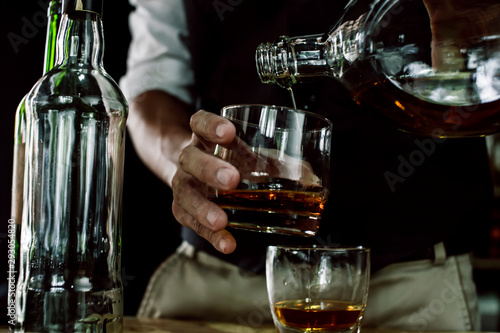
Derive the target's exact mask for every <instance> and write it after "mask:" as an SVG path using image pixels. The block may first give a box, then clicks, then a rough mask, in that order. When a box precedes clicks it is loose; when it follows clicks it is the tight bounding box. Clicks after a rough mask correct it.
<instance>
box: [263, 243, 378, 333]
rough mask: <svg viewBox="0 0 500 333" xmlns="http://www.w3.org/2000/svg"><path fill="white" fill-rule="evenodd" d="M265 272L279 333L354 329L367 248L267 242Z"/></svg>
mask: <svg viewBox="0 0 500 333" xmlns="http://www.w3.org/2000/svg"><path fill="white" fill-rule="evenodd" d="M266 274H267V276H266V280H267V291H268V295H269V303H270V305H271V313H272V315H273V320H274V324H275V326H276V328H277V331H278V332H279V333H292V332H323V333H329V332H352V333H359V331H360V328H361V321H362V319H363V313H364V310H365V308H366V300H367V297H368V282H369V279H370V250H369V249H367V248H364V247H319V246H270V247H268V250H267V258H266Z"/></svg>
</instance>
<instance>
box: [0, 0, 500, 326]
mask: <svg viewBox="0 0 500 333" xmlns="http://www.w3.org/2000/svg"><path fill="white" fill-rule="evenodd" d="M117 3H119V6H117V5H116V4H117ZM47 4H48V1H47V0H31V1H11V2H9V9H8V11H4V17H3V18H2V20H1V23H0V24H1V28H2V30H1V37H2V44H1V48H0V55H1V64H2V70H1V73H2V81H3V84H2V87H1V90H0V91H1V95H0V97H1V101H2V112H1V113H0V270H1V271H2V273H3V274H4V275H0V277H2V278H1V279H0V319H1V320H2V322H0V324H3V323H4V321H5V320H6V311H5V310H4V309H5V306H3V305H4V304H6V280H5V277H6V271H7V269H6V266H7V251H6V250H7V223H8V220H9V218H10V202H11V199H10V195H11V177H12V147H13V135H14V133H13V130H14V114H15V110H16V107H17V105H18V103H19V101H20V100H21V99H22V97H23V96H24V95H25V94H26V93H27V92H28V91H29V89H30V88H31V87H32V86H33V84H34V83H35V82H36V80H37V79H38V78H39V77H40V76H41V74H42V66H43V53H44V47H45V35H46V26H45V25H42V24H37V25H36V31H34V32H32V36H30V37H29V38H27V39H28V42H27V43H25V44H21V45H19V50H17V52H16V50H15V49H14V47H13V46H12V45H11V43H10V41H9V39H8V35H9V34H12V33H14V34H17V35H22V34H23V33H22V31H23V26H24V25H25V24H26V23H25V22H26V21H28V22H31V23H32V24H33V23H37V22H40V21H39V20H40V18H42V17H45V16H46V6H47ZM104 6H105V8H104V17H103V23H104V34H105V56H104V67H105V68H106V70H107V72H108V73H109V74H110V75H111V76H112V77H113V78H114V79H115V80H116V81H119V79H120V77H121V76H123V75H124V73H125V70H126V57H127V51H128V46H129V42H130V34H129V30H128V14H129V13H130V11H131V10H132V7H131V6H130V5H129V4H128V1H127V0H119V1H113V2H112V1H105V5H104ZM123 199H124V200H123V241H122V244H123V251H122V277H123V282H124V312H125V314H126V315H134V314H135V312H136V310H137V307H138V305H139V301H140V299H141V297H142V294H143V292H144V290H145V288H146V283H147V281H148V279H149V277H150V276H151V274H152V272H153V271H154V269H155V268H156V267H157V265H158V264H159V263H160V262H161V261H162V260H164V258H165V257H166V256H168V255H169V254H170V253H171V252H172V251H174V249H175V248H176V247H177V245H178V244H179V236H178V232H179V227H178V224H177V223H176V222H174V220H173V217H172V216H171V208H170V207H171V202H172V195H171V191H170V189H169V188H168V187H167V186H166V185H163V184H162V183H161V182H160V181H158V179H157V178H156V177H155V176H154V175H153V174H151V172H149V170H148V169H147V168H146V167H145V166H144V165H143V164H142V162H141V161H140V160H139V159H138V157H137V155H136V152H135V151H134V149H133V146H132V145H131V142H130V140H129V138H128V137H127V144H126V154H125V181H124V198H123ZM499 205H500V203H499ZM497 221H498V224H500V212H499V213H498V215H497ZM471 227H472V226H471ZM496 241H497V242H498V238H497V240H496ZM492 245H493V246H495V249H500V244H497V245H494V244H493V243H492V240H490V239H485V242H484V249H483V255H484V256H486V257H488V256H494V257H497V258H498V257H500V252H496V254H494V255H492V254H491V253H490V254H488V250H487V249H488V248H490V247H491V246H492ZM491 248H493V247H491ZM496 262H497V261H496ZM497 265H498V264H495V265H493V266H491V264H490V262H486V263H485V264H484V265H479V266H477V267H476V270H475V277H476V281H477V282H478V286H479V292H480V295H482V299H483V300H484V299H485V298H486V301H487V300H488V297H490V296H491V298H492V299H493V300H494V301H495V300H498V295H499V294H500V289H499V288H500V287H499V281H500V280H499V274H500V270H499V269H498V266H497ZM4 272H5V273H4ZM496 302H498V301H496ZM493 304H495V303H493ZM490 315H492V316H493V317H492V318H490V320H489V321H490V325H489V326H487V327H488V328H489V329H491V330H494V329H496V330H499V329H500V323H499V322H498V315H497V314H495V313H493V314H491V313H490ZM484 316H485V319H488V318H487V314H485V315H484Z"/></svg>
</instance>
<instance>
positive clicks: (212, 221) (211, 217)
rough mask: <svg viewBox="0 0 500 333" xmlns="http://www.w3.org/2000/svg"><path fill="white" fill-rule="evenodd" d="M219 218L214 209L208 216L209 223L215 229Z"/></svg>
mask: <svg viewBox="0 0 500 333" xmlns="http://www.w3.org/2000/svg"><path fill="white" fill-rule="evenodd" d="M218 217H219V213H218V212H217V211H215V210H213V209H211V210H210V211H209V212H208V214H207V221H208V223H209V224H210V225H211V226H212V227H214V226H215V222H217V218H218Z"/></svg>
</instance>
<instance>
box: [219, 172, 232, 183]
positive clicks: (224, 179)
mask: <svg viewBox="0 0 500 333" xmlns="http://www.w3.org/2000/svg"><path fill="white" fill-rule="evenodd" d="M230 180H231V174H230V173H229V172H228V171H227V169H219V171H217V181H218V182H219V183H220V184H221V185H224V186H225V185H228V184H229V181H230Z"/></svg>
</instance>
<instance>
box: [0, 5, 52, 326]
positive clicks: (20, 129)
mask: <svg viewBox="0 0 500 333" xmlns="http://www.w3.org/2000/svg"><path fill="white" fill-rule="evenodd" d="M60 21H61V1H60V0H57V1H56V0H53V1H51V2H50V3H49V5H48V8H47V34H46V40H45V53H44V63H43V74H45V73H47V72H48V71H49V70H50V69H51V68H52V67H53V66H54V63H55V49H56V37H57V31H58V29H59V22H60ZM26 97H27V95H25V96H24V97H23V99H22V100H21V102H20V103H19V105H18V107H17V109H16V115H15V124H14V149H13V151H14V154H13V155H14V156H13V157H14V159H13V169H12V170H13V174H12V201H11V220H10V221H12V222H13V225H14V228H15V231H14V234H15V249H14V252H15V254H14V256H15V260H14V261H15V264H14V267H12V266H10V267H9V272H8V274H9V276H8V277H9V279H12V280H15V277H16V274H15V272H17V271H18V270H19V246H20V236H21V233H20V231H21V221H22V211H23V186H24V162H25V146H26V117H25V115H26V114H25V109H26V105H25V102H26ZM10 221H9V223H10ZM9 254H11V253H10V252H9ZM9 281H10V280H9ZM12 296H13V294H12V293H10V292H9V293H8V297H9V300H8V304H9V318H10V319H11V320H12V319H13V317H14V313H15V311H14V307H13V306H12V305H13V303H14V302H15V297H12ZM11 306H12V307H11Z"/></svg>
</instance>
